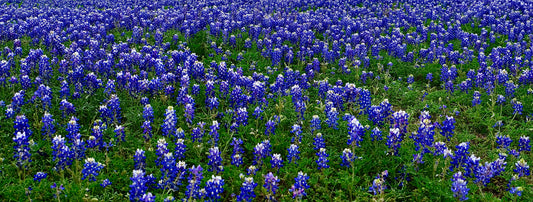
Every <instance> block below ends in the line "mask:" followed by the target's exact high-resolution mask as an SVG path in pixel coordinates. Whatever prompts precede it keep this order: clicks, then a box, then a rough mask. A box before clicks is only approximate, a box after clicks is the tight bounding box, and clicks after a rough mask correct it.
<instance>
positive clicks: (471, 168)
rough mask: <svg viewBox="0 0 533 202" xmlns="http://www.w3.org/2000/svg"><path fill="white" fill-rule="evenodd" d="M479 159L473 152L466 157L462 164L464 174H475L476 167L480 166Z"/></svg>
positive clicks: (470, 175)
mask: <svg viewBox="0 0 533 202" xmlns="http://www.w3.org/2000/svg"><path fill="white" fill-rule="evenodd" d="M479 160H480V158H479V157H476V156H475V155H474V154H472V155H470V157H468V158H467V159H466V162H465V163H464V164H463V168H464V171H465V173H464V176H468V177H472V174H475V171H476V169H478V167H479V166H480V164H479Z"/></svg>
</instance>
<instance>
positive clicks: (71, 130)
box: [66, 116, 80, 142]
mask: <svg viewBox="0 0 533 202" xmlns="http://www.w3.org/2000/svg"><path fill="white" fill-rule="evenodd" d="M66 130H67V132H68V134H67V140H68V141H69V142H72V141H74V136H76V135H77V134H78V133H79V132H80V125H79V124H78V118H76V117H74V116H73V117H70V121H69V122H68V123H67V128H66Z"/></svg>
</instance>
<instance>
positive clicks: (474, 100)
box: [472, 91, 481, 106]
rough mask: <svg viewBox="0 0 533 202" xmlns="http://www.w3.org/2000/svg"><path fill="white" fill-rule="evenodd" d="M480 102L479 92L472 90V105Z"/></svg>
mask: <svg viewBox="0 0 533 202" xmlns="http://www.w3.org/2000/svg"><path fill="white" fill-rule="evenodd" d="M479 104H481V93H479V91H474V98H473V99H472V106H476V105H479Z"/></svg>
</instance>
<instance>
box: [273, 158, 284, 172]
mask: <svg viewBox="0 0 533 202" xmlns="http://www.w3.org/2000/svg"><path fill="white" fill-rule="evenodd" d="M270 164H271V166H272V168H276V169H277V170H278V172H279V169H280V168H281V167H283V159H282V158H281V154H272V160H270Z"/></svg>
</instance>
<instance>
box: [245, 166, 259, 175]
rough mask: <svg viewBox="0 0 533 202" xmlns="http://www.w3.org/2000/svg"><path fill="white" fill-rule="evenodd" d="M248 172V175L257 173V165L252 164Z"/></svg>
mask: <svg viewBox="0 0 533 202" xmlns="http://www.w3.org/2000/svg"><path fill="white" fill-rule="evenodd" d="M247 172H248V175H250V176H251V175H255V173H256V172H257V167H255V166H254V165H251V166H249V167H248V169H247Z"/></svg>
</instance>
